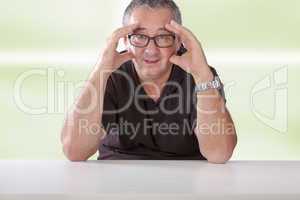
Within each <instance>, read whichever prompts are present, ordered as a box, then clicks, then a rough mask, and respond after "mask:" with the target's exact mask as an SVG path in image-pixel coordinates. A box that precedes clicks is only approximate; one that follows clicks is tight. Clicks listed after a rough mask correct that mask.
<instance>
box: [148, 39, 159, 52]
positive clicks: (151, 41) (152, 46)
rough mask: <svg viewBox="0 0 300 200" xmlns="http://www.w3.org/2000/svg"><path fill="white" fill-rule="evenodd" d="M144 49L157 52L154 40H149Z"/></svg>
mask: <svg viewBox="0 0 300 200" xmlns="http://www.w3.org/2000/svg"><path fill="white" fill-rule="evenodd" d="M145 51H146V52H147V53H152V54H153V53H157V52H159V48H158V47H157V46H156V44H155V41H154V40H150V41H149V44H148V46H146V49H145Z"/></svg>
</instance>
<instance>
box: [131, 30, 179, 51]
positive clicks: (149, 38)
mask: <svg viewBox="0 0 300 200" xmlns="http://www.w3.org/2000/svg"><path fill="white" fill-rule="evenodd" d="M135 35H141V36H144V37H146V38H148V40H147V43H146V44H145V45H143V46H136V45H134V44H132V42H131V38H132V36H135ZM161 36H172V38H173V40H174V42H175V39H176V36H175V35H174V34H161V35H157V36H154V37H150V36H148V35H144V34H137V33H134V34H130V35H128V39H129V42H130V44H131V45H132V46H134V47H137V48H145V47H147V46H148V45H149V43H150V41H151V40H153V41H154V44H155V45H156V46H157V47H158V48H170V47H172V46H173V45H174V42H173V44H171V45H169V46H163V47H161V46H159V45H158V44H157V41H156V38H157V37H161Z"/></svg>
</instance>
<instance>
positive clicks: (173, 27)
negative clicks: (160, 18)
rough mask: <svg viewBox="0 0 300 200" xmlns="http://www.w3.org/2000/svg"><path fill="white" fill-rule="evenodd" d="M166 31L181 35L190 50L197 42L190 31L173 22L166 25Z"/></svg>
mask: <svg viewBox="0 0 300 200" xmlns="http://www.w3.org/2000/svg"><path fill="white" fill-rule="evenodd" d="M166 29H167V30H169V31H171V32H174V33H175V34H177V35H179V36H180V37H181V39H182V41H183V42H184V43H185V45H186V47H187V48H190V47H191V46H192V45H193V42H195V41H196V40H195V37H194V35H193V34H192V33H191V32H190V31H189V30H188V29H186V28H184V27H183V26H181V25H179V24H177V23H176V22H175V21H173V20H172V21H171V23H170V24H166Z"/></svg>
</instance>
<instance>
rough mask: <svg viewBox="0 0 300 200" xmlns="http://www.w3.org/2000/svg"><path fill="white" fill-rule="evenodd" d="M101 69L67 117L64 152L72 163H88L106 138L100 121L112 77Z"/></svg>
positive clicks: (64, 129)
mask: <svg viewBox="0 0 300 200" xmlns="http://www.w3.org/2000/svg"><path fill="white" fill-rule="evenodd" d="M100 69H101V68H99V67H98V68H97V69H95V70H94V71H93V72H92V73H91V75H90V78H89V80H88V81H87V82H86V84H85V86H84V89H83V90H82V93H81V95H80V96H79V98H78V99H77V101H76V102H75V104H74V107H73V108H72V109H71V110H70V111H69V113H68V115H67V117H66V121H65V124H64V127H63V130H62V138H61V140H62V143H63V150H64V153H65V155H66V156H67V157H68V158H69V159H70V160H74V161H76V160H87V159H88V158H89V157H90V156H92V155H93V154H94V153H95V152H96V151H97V148H98V145H99V143H100V141H101V138H102V137H103V135H104V130H102V129H101V118H102V111H103V101H104V94H105V88H106V83H107V80H108V77H109V74H108V73H103V72H102V71H101V70H100Z"/></svg>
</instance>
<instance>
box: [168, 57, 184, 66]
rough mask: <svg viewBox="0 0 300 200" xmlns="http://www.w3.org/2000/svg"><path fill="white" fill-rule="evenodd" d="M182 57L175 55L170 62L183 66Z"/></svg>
mask: <svg viewBox="0 0 300 200" xmlns="http://www.w3.org/2000/svg"><path fill="white" fill-rule="evenodd" d="M181 60H182V57H181V56H177V55H173V56H171V57H170V59H169V61H170V62H171V63H173V64H175V65H177V66H181Z"/></svg>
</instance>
